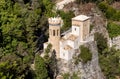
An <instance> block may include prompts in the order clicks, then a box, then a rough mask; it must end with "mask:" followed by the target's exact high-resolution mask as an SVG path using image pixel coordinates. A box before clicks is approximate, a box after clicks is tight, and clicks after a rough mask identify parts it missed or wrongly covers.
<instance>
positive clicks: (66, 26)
mask: <svg viewBox="0 0 120 79" xmlns="http://www.w3.org/2000/svg"><path fill="white" fill-rule="evenodd" d="M57 13H58V14H59V15H60V17H61V18H62V19H63V23H64V24H63V26H62V28H61V31H62V32H64V31H66V30H68V29H70V27H71V25H72V23H71V18H73V17H74V16H75V15H74V13H73V12H72V11H70V12H64V11H57Z"/></svg>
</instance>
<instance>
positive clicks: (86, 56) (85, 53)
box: [79, 46, 92, 63]
mask: <svg viewBox="0 0 120 79" xmlns="http://www.w3.org/2000/svg"><path fill="white" fill-rule="evenodd" d="M80 50H81V53H80V55H79V57H80V58H81V60H82V62H83V63H87V62H88V61H90V60H91V59H92V53H91V52H90V50H89V49H88V48H87V47H84V46H80Z"/></svg>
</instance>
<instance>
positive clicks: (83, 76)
mask: <svg viewBox="0 0 120 79" xmlns="http://www.w3.org/2000/svg"><path fill="white" fill-rule="evenodd" d="M85 46H86V47H88V48H89V49H90V50H91V52H92V60H91V61H88V62H87V63H86V64H83V63H82V62H79V63H78V64H77V65H75V64H74V62H73V61H74V59H72V60H71V61H64V60H60V61H59V62H58V66H59V67H58V68H59V74H64V73H69V74H70V75H72V74H73V73H77V75H78V76H79V77H80V79H104V76H103V74H102V72H101V69H100V67H99V64H98V52H97V48H96V47H97V46H96V43H95V42H89V43H87V44H85ZM78 53H79V51H78Z"/></svg>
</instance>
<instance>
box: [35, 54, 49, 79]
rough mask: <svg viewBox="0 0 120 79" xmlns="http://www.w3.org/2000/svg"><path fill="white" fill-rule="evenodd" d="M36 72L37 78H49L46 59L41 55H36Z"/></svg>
mask: <svg viewBox="0 0 120 79" xmlns="http://www.w3.org/2000/svg"><path fill="white" fill-rule="evenodd" d="M35 73H36V79H47V78H48V71H47V68H46V64H45V61H44V59H43V58H41V57H40V56H39V55H36V57H35Z"/></svg>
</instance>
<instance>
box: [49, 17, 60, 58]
mask: <svg viewBox="0 0 120 79" xmlns="http://www.w3.org/2000/svg"><path fill="white" fill-rule="evenodd" d="M48 22H49V43H51V44H52V49H53V50H54V51H55V53H56V57H57V58H59V51H60V50H59V49H60V47H59V41H60V27H61V22H62V20H61V18H59V17H56V18H55V17H54V18H49V19H48Z"/></svg>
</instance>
